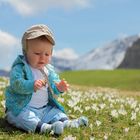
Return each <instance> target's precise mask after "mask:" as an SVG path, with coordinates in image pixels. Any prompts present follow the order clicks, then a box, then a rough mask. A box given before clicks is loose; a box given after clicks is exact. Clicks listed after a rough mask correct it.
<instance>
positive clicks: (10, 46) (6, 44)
mask: <svg viewBox="0 0 140 140" xmlns="http://www.w3.org/2000/svg"><path fill="white" fill-rule="evenodd" d="M19 44H20V43H19V40H18V39H17V38H16V37H14V36H12V35H11V34H9V33H7V32H4V31H2V30H0V69H7V70H9V69H10V67H11V64H12V62H13V61H14V59H15V58H16V57H17V54H18V53H19V52H20V49H21V48H20V47H19ZM18 47H19V48H18Z"/></svg>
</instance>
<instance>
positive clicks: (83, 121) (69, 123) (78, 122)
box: [64, 116, 88, 128]
mask: <svg viewBox="0 0 140 140" xmlns="http://www.w3.org/2000/svg"><path fill="white" fill-rule="evenodd" d="M87 125H88V119H87V118H86V117H84V116H82V117H80V118H78V119H75V120H66V121H64V128H65V127H75V128H78V127H79V126H87Z"/></svg>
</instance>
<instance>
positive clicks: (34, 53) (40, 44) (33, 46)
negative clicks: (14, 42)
mask: <svg viewBox="0 0 140 140" xmlns="http://www.w3.org/2000/svg"><path fill="white" fill-rule="evenodd" d="M52 49H53V45H52V44H51V43H50V42H49V41H47V40H43V41H42V40H39V39H34V40H28V41H27V51H26V58H27V61H28V63H29V64H30V65H31V66H32V67H33V68H37V69H41V68H43V67H44V66H45V65H46V64H48V63H49V62H50V58H51V56H52Z"/></svg>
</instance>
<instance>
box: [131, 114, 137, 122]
mask: <svg viewBox="0 0 140 140" xmlns="http://www.w3.org/2000/svg"><path fill="white" fill-rule="evenodd" d="M131 120H132V121H133V120H136V112H132V113H131Z"/></svg>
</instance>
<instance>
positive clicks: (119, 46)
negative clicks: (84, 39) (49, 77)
mask: <svg viewBox="0 0 140 140" xmlns="http://www.w3.org/2000/svg"><path fill="white" fill-rule="evenodd" d="M139 38H140V36H139V35H135V36H130V37H126V38H123V39H116V40H114V41H112V42H110V43H108V44H106V45H105V46H103V47H100V48H96V49H93V50H92V51H90V52H88V53H86V54H85V55H83V56H80V57H79V58H78V59H75V60H67V59H63V60H62V59H59V58H53V64H54V65H55V67H56V68H57V69H58V70H59V71H63V70H90V69H115V68H117V67H118V66H119V65H120V63H121V62H122V61H123V59H124V57H125V54H126V51H127V49H128V48H129V47H131V46H132V45H133V43H134V42H135V41H136V40H138V39H139Z"/></svg>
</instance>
